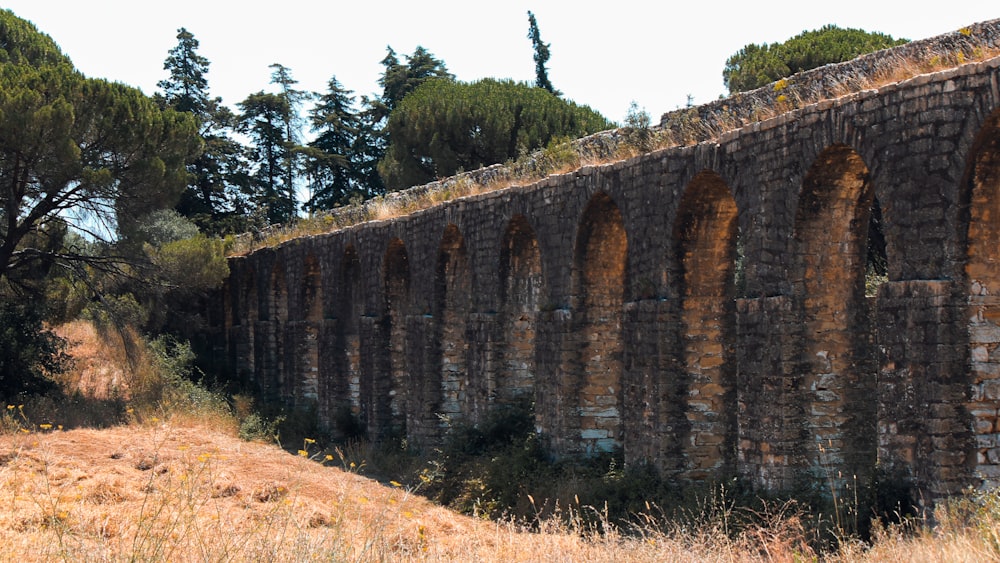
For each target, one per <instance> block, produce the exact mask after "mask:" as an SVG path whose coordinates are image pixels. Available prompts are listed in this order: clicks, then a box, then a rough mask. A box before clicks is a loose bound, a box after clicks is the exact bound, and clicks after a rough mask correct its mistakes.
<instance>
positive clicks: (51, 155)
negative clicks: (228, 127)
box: [0, 10, 200, 284]
mask: <svg viewBox="0 0 1000 563" xmlns="http://www.w3.org/2000/svg"><path fill="white" fill-rule="evenodd" d="M0 131H3V135H2V136H0V202H2V203H0V281H3V282H6V283H7V284H10V283H14V282H16V279H15V278H16V276H15V275H14V274H15V273H16V272H17V271H19V270H21V269H24V268H29V267H31V265H32V264H34V263H37V262H39V261H42V260H50V261H51V260H61V261H72V260H84V259H86V258H87V257H82V256H78V255H75V254H73V253H71V252H68V251H65V249H63V248H62V247H61V246H60V245H56V244H48V245H42V244H37V239H38V237H35V235H44V234H46V233H54V232H64V231H62V230H60V229H47V226H48V225H49V224H51V223H53V222H59V223H70V224H72V226H74V227H75V229H77V230H79V231H84V232H87V233H89V236H91V237H93V238H95V239H104V240H112V239H115V238H117V237H119V236H127V234H128V233H129V231H130V229H131V228H133V227H134V225H135V222H136V221H137V220H138V218H140V217H141V216H143V215H144V214H146V213H148V212H150V211H152V210H154V209H157V208H161V207H165V206H171V205H173V203H174V202H175V201H176V199H177V197H178V196H179V195H180V193H181V191H182V190H183V189H184V186H185V184H186V183H187V172H186V170H185V164H186V162H187V161H188V160H189V159H191V158H192V157H193V156H194V155H195V154H197V152H198V150H199V149H200V143H199V140H198V136H197V131H196V126H195V121H194V120H193V119H192V118H191V117H190V116H188V115H185V114H182V113H179V112H176V111H174V110H172V109H162V110H161V109H160V108H159V107H158V106H157V104H156V103H155V101H154V100H152V99H151V98H149V97H147V96H145V95H144V94H143V93H142V92H141V91H139V90H137V89H135V88H131V87H128V86H125V85H123V84H119V83H112V82H108V81H105V80H97V79H90V78H86V77H85V76H83V75H82V74H80V73H79V72H77V71H76V70H75V69H74V68H73V65H72V63H71V62H70V61H69V59H68V58H67V57H65V56H64V55H62V53H61V52H60V51H59V48H58V47H57V46H56V44H55V43H54V42H53V41H52V39H51V38H49V37H48V36H47V35H44V34H42V33H40V32H39V31H38V30H37V29H35V27H34V26H33V25H31V24H30V23H28V22H26V21H24V20H21V19H19V18H17V17H16V16H15V15H14V14H12V13H11V12H10V11H6V10H4V11H0ZM43 238H44V237H43ZM27 241H36V242H35V243H33V244H22V243H25V242H27Z"/></svg>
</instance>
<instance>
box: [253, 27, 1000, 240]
mask: <svg viewBox="0 0 1000 563" xmlns="http://www.w3.org/2000/svg"><path fill="white" fill-rule="evenodd" d="M998 54H1000V19H994V20H989V21H985V22H980V23H976V24H972V25H969V26H966V27H963V28H961V29H958V30H955V31H951V32H948V33H944V34H942V35H938V36H935V37H930V38H926V39H920V40H915V41H911V42H909V43H906V44H904V45H900V46H898V47H893V48H891V49H884V50H881V51H877V52H874V53H870V54H867V55H862V56H860V57H857V58H855V59H852V60H850V61H846V62H842V63H836V64H828V65H825V66H822V67H819V68H815V69H812V70H808V71H804V72H800V73H797V74H794V75H792V76H789V77H787V78H784V79H781V80H779V81H777V82H775V83H771V84H768V85H766V86H763V87H761V88H758V89H756V90H752V91H747V92H739V93H736V94H733V95H731V96H729V97H727V98H720V99H718V100H715V101H712V102H709V103H706V104H701V105H698V106H692V107H689V108H682V109H677V110H674V111H670V112H667V113H664V114H662V116H661V117H660V122H659V124H657V125H656V126H654V127H653V130H654V131H655V132H656V134H657V135H658V136H659V137H660V141H659V142H658V143H657V146H656V147H655V150H661V151H670V150H678V149H680V148H682V147H685V146H690V145H698V144H702V143H717V142H728V141H731V140H733V139H735V138H738V137H740V136H741V135H742V133H744V132H759V131H765V130H767V129H770V128H773V127H776V126H779V125H782V124H785V123H787V122H789V121H794V120H796V119H799V118H801V117H802V116H803V115H804V114H805V113H806V112H808V111H809V110H810V109H819V110H823V109H826V108H827V107H829V104H831V103H832V102H833V101H834V100H842V101H843V100H844V99H849V98H852V97H861V98H864V97H866V96H880V95H884V94H887V93H889V92H892V91H894V90H896V89H899V88H903V87H909V86H914V85H920V83H925V82H931V81H934V80H940V79H942V75H947V74H949V73H951V74H959V73H961V72H962V70H961V69H962V68H963V67H971V66H973V65H976V64H990V63H994V64H995V63H996V60H995V58H996V56H997V55H998ZM990 59H993V60H990ZM945 78H946V77H945ZM627 136H628V132H627V130H626V129H611V130H608V131H603V132H601V133H596V134H594V135H590V136H588V137H584V138H581V139H578V140H576V141H574V143H573V144H574V148H575V150H576V152H577V153H578V154H579V155H580V156H581V162H603V163H608V164H609V163H611V162H613V161H615V160H620V159H621V156H616V155H621V154H622V152H623V151H622V148H623V146H624V145H627V143H628V138H627ZM633 154H634V153H633ZM539 155H540V153H535V154H533V155H529V156H528V157H526V158H524V159H521V160H519V161H518V162H515V163H513V164H512V163H506V164H495V165H492V166H488V167H484V168H481V169H478V170H473V171H469V172H463V173H460V174H457V175H455V176H451V177H448V178H442V179H440V180H437V181H434V182H430V183H428V184H423V185H419V186H413V187H410V188H407V189H405V190H400V191H397V192H391V193H388V194H386V195H385V196H382V197H379V198H376V199H375V200H369V201H367V202H365V203H363V204H361V205H349V206H343V207H339V208H335V209H332V210H330V211H329V212H328V218H329V221H328V224H330V225H331V228H329V229H327V230H326V231H325V233H320V234H326V233H332V232H336V231H339V230H343V229H346V228H350V227H354V226H356V225H359V224H362V223H369V222H376V221H379V220H380V219H379V218H378V216H377V213H375V212H373V207H374V206H376V205H387V206H393V207H396V208H397V209H403V210H406V209H412V212H416V211H420V210H422V209H425V208H426V207H427V206H426V205H425V206H424V207H419V206H418V207H416V208H414V205H413V203H414V202H419V201H428V200H431V201H435V202H436V203H435V205H436V204H437V203H443V201H444V200H445V199H447V198H443V197H437V198H435V197H434V194H443V193H448V192H451V191H453V190H455V188H456V186H463V185H464V186H468V185H470V184H473V185H479V186H485V189H483V190H481V191H487V192H488V191H496V189H504V188H491V187H489V186H490V185H493V184H501V185H503V186H504V187H505V188H506V187H515V186H525V185H529V184H532V183H534V182H537V181H539V180H541V179H543V178H544V177H545V176H547V175H549V174H547V173H546V172H545V171H544V168H543V164H541V163H540V162H539V160H540V156H539ZM583 166H586V164H581V167H583ZM406 214H409V213H408V212H405V211H404V213H402V214H401V215H406ZM274 228H280V226H275V227H271V228H269V229H266V230H265V231H264V232H262V233H255V234H254V238H255V239H256V240H263V239H266V238H267V236H268V235H269V234H270V232H271V230H273V229H274ZM315 234H316V233H310V234H303V235H300V236H296V237H293V238H302V237H308V236H314V235H315ZM284 242H287V241H284ZM284 242H282V243H278V244H274V245H266V244H265V245H257V246H255V247H254V248H253V249H251V250H250V251H249V252H248V254H252V253H254V252H256V251H258V250H262V249H266V248H268V247H270V248H275V247H280V246H281V245H282V244H284Z"/></svg>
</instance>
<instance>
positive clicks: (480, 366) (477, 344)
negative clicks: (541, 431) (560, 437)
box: [462, 313, 534, 424]
mask: <svg viewBox="0 0 1000 563" xmlns="http://www.w3.org/2000/svg"><path fill="white" fill-rule="evenodd" d="M503 336H504V335H503V333H502V327H501V324H500V315H499V314H497V313H473V314H471V315H470V316H469V323H468V326H467V330H466V341H467V342H468V343H469V351H468V363H467V365H468V370H469V373H468V377H467V382H468V383H467V385H466V389H465V400H464V403H463V405H462V410H463V412H464V413H465V416H466V417H467V420H468V421H469V422H470V423H473V424H475V423H477V422H479V421H482V420H483V419H484V418H485V417H486V415H487V413H488V412H489V410H490V409H491V408H493V407H494V406H495V403H494V402H495V400H496V381H497V378H498V371H499V370H505V369H507V367H506V366H503V365H501V362H500V358H501V357H502V354H503V351H502V350H501V349H500V347H501V346H502V342H503ZM530 400H534V396H533V395H532V396H531V397H530Z"/></svg>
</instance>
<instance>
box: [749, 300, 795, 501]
mask: <svg viewBox="0 0 1000 563" xmlns="http://www.w3.org/2000/svg"><path fill="white" fill-rule="evenodd" d="M736 312H737V314H736V318H737V322H736V330H737V338H736V340H737V342H739V343H740V345H739V346H738V347H737V361H736V366H737V373H736V389H737V390H736V397H737V413H738V422H737V427H738V430H737V435H738V444H737V471H738V473H739V474H740V475H741V476H742V477H743V478H744V479H746V480H748V481H749V482H750V483H751V485H752V486H753V487H755V488H759V489H762V490H764V491H768V492H781V491H787V490H790V489H791V488H792V487H793V486H794V485H795V481H796V477H797V469H800V468H801V466H802V452H801V445H802V443H803V437H804V436H803V434H804V426H803V418H804V413H803V401H802V398H801V380H802V376H801V374H800V373H798V370H797V369H796V368H797V366H798V363H799V357H798V354H797V352H796V350H795V348H794V346H793V343H794V338H793V337H794V327H795V312H794V310H793V306H792V299H791V298H790V297H789V296H786V295H778V296H774V297H761V298H755V299H737V300H736Z"/></svg>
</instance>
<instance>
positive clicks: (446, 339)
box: [421, 223, 472, 421]
mask: <svg viewBox="0 0 1000 563" xmlns="http://www.w3.org/2000/svg"><path fill="white" fill-rule="evenodd" d="M433 306H434V317H435V319H436V320H437V322H436V323H435V333H436V335H437V339H436V341H437V343H438V349H437V352H438V354H437V361H436V362H433V364H435V365H434V367H432V370H433V371H435V372H436V373H434V374H431V377H430V378H429V381H426V382H423V383H424V384H425V385H426V389H427V394H426V395H425V397H424V400H423V401H422V403H423V404H422V406H421V409H422V413H421V416H422V417H425V418H426V419H427V420H428V421H433V420H434V419H436V418H437V417H436V414H437V413H439V414H441V415H443V416H444V417H446V418H447V419H449V420H453V421H458V420H461V419H462V418H463V411H464V410H465V409H466V407H467V394H468V387H469V375H468V350H469V345H468V340H467V338H466V322H467V320H468V316H469V312H470V310H471V308H472V272H471V270H470V269H469V260H468V257H467V255H466V249H465V238H464V237H463V236H462V232H461V231H460V230H459V229H458V226H456V225H455V224H454V223H449V224H448V226H446V227H445V229H444V234H443V235H442V237H441V244H440V246H439V247H438V256H437V267H436V269H435V276H434V303H433ZM435 407H436V409H435ZM428 409H430V410H429V411H428ZM435 410H436V411H437V413H435V412H434V411H435Z"/></svg>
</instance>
